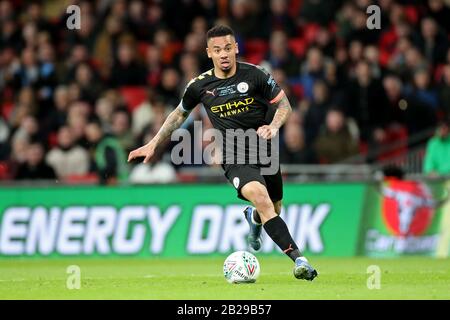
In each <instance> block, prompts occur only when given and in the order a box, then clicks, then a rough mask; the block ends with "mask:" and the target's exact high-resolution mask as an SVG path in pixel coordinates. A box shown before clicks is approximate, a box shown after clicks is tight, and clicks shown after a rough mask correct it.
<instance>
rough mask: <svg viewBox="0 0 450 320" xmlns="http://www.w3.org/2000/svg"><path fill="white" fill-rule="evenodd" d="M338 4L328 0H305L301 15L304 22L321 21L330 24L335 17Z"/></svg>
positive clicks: (323, 23) (322, 23) (320, 22)
mask: <svg viewBox="0 0 450 320" xmlns="http://www.w3.org/2000/svg"><path fill="white" fill-rule="evenodd" d="M336 9H337V4H336V2H335V1H327V0H305V1H303V3H302V7H301V11H300V17H301V19H302V20H303V23H311V22H315V23H319V24H321V25H324V26H326V25H328V23H329V22H331V20H332V19H333V17H334V14H335V10H336Z"/></svg>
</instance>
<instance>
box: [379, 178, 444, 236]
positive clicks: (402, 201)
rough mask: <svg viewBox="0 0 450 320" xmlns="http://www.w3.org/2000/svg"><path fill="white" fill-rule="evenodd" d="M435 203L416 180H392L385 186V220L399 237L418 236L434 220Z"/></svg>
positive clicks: (422, 185)
mask: <svg viewBox="0 0 450 320" xmlns="http://www.w3.org/2000/svg"><path fill="white" fill-rule="evenodd" d="M434 208H435V201H434V200H433V197H432V195H431V192H430V190H429V188H428V187H427V186H426V185H425V184H423V183H421V182H417V181H403V180H391V181H388V183H387V185H386V186H385V187H383V205H382V213H383V219H384V223H385V225H386V227H387V228H388V230H389V231H390V232H391V233H392V234H394V235H396V236H419V235H421V234H423V233H424V232H425V231H426V230H427V228H428V227H429V225H430V224H431V222H432V220H433V215H434Z"/></svg>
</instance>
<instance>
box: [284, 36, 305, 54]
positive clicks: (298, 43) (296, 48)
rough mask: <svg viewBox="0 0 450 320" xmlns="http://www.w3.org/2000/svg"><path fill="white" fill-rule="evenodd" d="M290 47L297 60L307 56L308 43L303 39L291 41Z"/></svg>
mask: <svg viewBox="0 0 450 320" xmlns="http://www.w3.org/2000/svg"><path fill="white" fill-rule="evenodd" d="M288 46H289V49H291V51H292V52H293V53H294V54H295V56H296V57H297V58H301V57H303V55H304V54H305V51H306V41H305V40H304V39H303V38H295V39H290V40H289V41H288Z"/></svg>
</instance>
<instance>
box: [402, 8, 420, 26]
mask: <svg viewBox="0 0 450 320" xmlns="http://www.w3.org/2000/svg"><path fill="white" fill-rule="evenodd" d="M403 12H404V13H405V17H406V20H408V22H410V23H411V24H414V25H415V24H417V22H418V21H419V12H418V11H417V6H414V5H409V6H404V7H403Z"/></svg>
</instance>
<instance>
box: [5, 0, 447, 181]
mask: <svg viewBox="0 0 450 320" xmlns="http://www.w3.org/2000/svg"><path fill="white" fill-rule="evenodd" d="M71 4H76V5H78V6H79V7H80V9H81V28H80V29H79V30H69V29H68V28H67V26H66V21H67V18H68V17H69V14H67V13H66V8H67V7H68V6H69V5H71ZM371 4H377V5H378V6H379V7H380V9H381V29H379V30H378V29H374V30H370V29H368V28H367V26H366V21H367V18H368V16H369V15H368V14H367V13H366V8H367V7H368V6H369V5H371ZM449 18H450V6H449V4H448V3H446V2H445V1H444V0H428V1H416V2H415V1H400V0H398V1H394V0H380V1H376V2H375V1H370V0H352V1H350V0H337V1H329V0H328V1H326V0H270V1H263V0H217V1H213V0H179V1H170V0H165V1H157V0H153V1H151V0H148V1H145V0H129V1H126V0H96V1H61V0H54V1H51V0H49V1H21V0H0V180H2V179H3V180H33V179H36V180H42V179H50V180H57V181H62V182H67V183H77V182H83V183H85V182H93V183H97V182H99V183H103V184H112V183H116V182H120V181H131V182H134V183H167V182H174V181H183V179H185V180H186V179H190V178H186V177H183V176H182V175H180V174H179V169H180V167H177V166H175V165H174V164H173V163H171V161H170V150H171V148H172V147H173V143H170V141H169V142H167V143H166V145H165V146H164V147H163V148H160V150H159V152H158V156H157V157H156V158H155V160H154V161H153V163H152V164H151V165H147V166H144V165H138V164H133V165H128V164H127V163H126V157H127V154H128V152H129V151H130V150H132V149H133V148H135V147H137V146H140V145H142V144H143V143H146V142H148V141H149V140H150V139H151V137H152V136H153V135H154V134H155V133H156V132H157V131H158V130H159V128H160V127H161V125H162V123H163V122H164V119H165V118H166V116H167V115H168V114H169V113H170V112H171V111H172V110H173V109H174V108H175V107H176V106H177V104H178V103H179V100H180V98H181V95H182V94H183V90H184V87H185V86H186V84H187V83H188V82H189V81H190V79H192V78H194V77H196V76H197V75H199V74H200V73H202V72H204V71H206V70H207V69H209V68H211V67H212V64H211V62H210V61H209V60H208V58H207V56H206V52H205V47H206V41H205V35H206V31H207V30H208V29H209V28H210V27H211V26H213V25H215V24H218V23H223V24H227V25H229V26H231V27H232V28H233V29H234V31H235V33H236V37H237V42H238V44H239V48H240V55H239V59H240V60H241V61H246V62H250V63H254V64H260V65H262V66H263V67H265V68H266V69H267V70H269V71H270V72H271V73H272V74H273V76H274V78H275V80H276V81H277V82H278V83H279V84H280V85H281V86H282V88H283V89H284V91H285V92H286V93H287V95H288V97H289V99H290V101H291V105H292V106H293V109H294V112H293V114H292V116H291V117H290V118H289V120H288V122H287V123H286V125H285V126H284V127H283V128H282V131H281V135H280V137H281V144H280V146H281V150H280V156H281V162H282V163H284V164H336V163H345V162H348V163H353V162H355V161H356V162H359V163H375V162H377V161H383V159H388V158H389V157H395V156H398V155H401V154H406V153H408V152H409V151H410V150H412V148H414V146H415V145H416V144H417V145H418V144H420V143H426V141H427V140H428V139H429V138H430V137H431V135H432V134H431V135H430V134H429V132H430V131H431V132H432V133H433V132H434V131H435V130H436V128H437V127H438V126H440V125H441V124H442V127H440V130H439V133H438V135H441V136H440V139H439V141H438V142H439V143H441V144H442V141H444V142H445V141H447V142H445V143H444V145H443V146H441V145H439V146H436V143H434V146H433V148H434V151H432V152H434V153H437V157H436V159H438V158H439V157H440V158H443V159H444V162H446V161H445V159H448V158H446V157H445V156H444V157H443V153H445V152H448V154H447V155H448V156H450V142H449V141H448V140H449V139H447V140H445V139H444V140H443V139H441V138H442V136H443V137H444V138H445V137H447V136H448V125H447V126H446V125H445V123H446V122H447V123H448V120H447V119H448V116H449V114H450V48H449V38H450V23H449V21H448V20H449ZM196 119H204V123H205V125H204V128H205V127H208V126H210V123H209V121H208V119H206V114H205V112H204V111H203V110H202V108H200V107H198V108H196V109H195V111H194V112H193V113H192V114H191V115H190V118H189V120H188V121H187V122H186V123H185V124H184V127H185V128H187V129H188V130H191V131H192V130H193V120H196ZM442 128H444V129H442ZM445 128H447V131H445ZM192 143H193V144H198V145H199V147H200V148H204V147H206V144H205V143H202V142H201V141H200V142H198V141H196V140H194V139H193V141H192ZM436 150H437V151H436ZM445 150H447V151H445ZM430 153H431V151H430ZM433 159H434V158H433ZM433 159H428V160H427V161H426V162H427V165H426V166H425V167H426V168H425V170H427V171H429V172H436V173H439V172H441V173H450V168H449V165H448V164H447V167H445V163H444V164H443V165H440V164H435V162H436V161H437V160H436V161H435V160H433ZM441 160H442V159H441ZM447 162H448V161H447ZM449 163H450V162H449ZM440 170H444V171H440ZM445 170H448V172H445ZM191 178H192V177H191Z"/></svg>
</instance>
